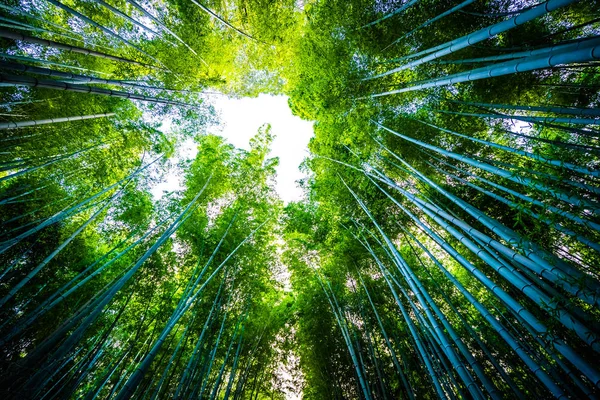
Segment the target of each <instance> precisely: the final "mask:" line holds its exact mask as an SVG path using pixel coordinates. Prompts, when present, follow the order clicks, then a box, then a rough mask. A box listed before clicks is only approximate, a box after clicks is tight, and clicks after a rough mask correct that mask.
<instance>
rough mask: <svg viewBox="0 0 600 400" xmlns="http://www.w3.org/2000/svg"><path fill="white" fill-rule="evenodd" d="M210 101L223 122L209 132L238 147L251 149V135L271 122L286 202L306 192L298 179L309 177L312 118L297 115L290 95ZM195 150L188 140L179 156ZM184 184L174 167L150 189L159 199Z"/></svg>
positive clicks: (280, 190)
mask: <svg viewBox="0 0 600 400" xmlns="http://www.w3.org/2000/svg"><path fill="white" fill-rule="evenodd" d="M211 104H213V106H214V107H215V110H216V112H217V115H218V116H219V120H220V124H217V125H214V126H211V127H209V128H208V129H207V133H212V134H215V135H219V136H223V137H224V138H225V139H226V140H227V141H228V142H229V143H231V144H233V145H234V146H235V147H237V148H241V149H245V150H249V149H250V144H249V142H250V139H251V138H252V137H253V136H254V135H256V133H257V132H258V129H259V128H260V127H261V126H263V125H264V124H270V125H271V133H272V134H273V136H274V137H275V138H274V140H273V143H272V145H271V152H270V153H269V156H270V157H279V165H278V166H277V184H276V187H275V188H276V190H277V193H278V194H279V197H280V198H281V199H282V200H283V201H284V202H285V203H286V204H287V203H289V202H290V201H298V200H301V199H302V198H303V192H302V189H300V187H299V186H298V184H297V183H296V181H298V180H300V179H303V178H305V177H306V175H305V174H304V173H302V172H301V171H300V169H299V167H300V164H301V163H302V161H303V160H304V159H305V158H306V157H307V156H308V155H309V153H308V142H309V140H310V138H311V137H312V135H313V122H310V121H305V120H303V119H301V118H299V117H296V116H294V115H293V114H292V111H291V110H290V108H289V106H288V98H287V96H272V95H266V94H260V95H259V96H258V97H253V98H241V99H234V98H228V97H226V96H214V97H213V98H211ZM169 126H170V124H169V122H168V121H165V123H164V124H163V129H168V127H169ZM196 152H197V149H196V144H195V143H194V142H193V140H188V141H185V142H184V143H182V144H181V145H180V149H179V151H178V157H180V158H193V157H195V156H196ZM173 161H175V162H176V160H173ZM182 184H183V182H182V177H181V176H179V174H178V173H177V171H172V172H170V173H168V174H167V176H166V177H165V180H164V181H163V182H161V183H159V184H157V185H155V186H154V187H153V188H152V190H151V192H152V195H153V196H154V198H155V199H158V198H160V197H162V195H163V194H164V192H170V191H173V190H182V189H184V187H183V186H182Z"/></svg>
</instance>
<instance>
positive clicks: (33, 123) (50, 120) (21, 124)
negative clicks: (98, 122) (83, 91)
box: [0, 62, 116, 129]
mask: <svg viewBox="0 0 600 400" xmlns="http://www.w3.org/2000/svg"><path fill="white" fill-rule="evenodd" d="M0 65H2V64H1V62H0ZM115 115H116V114H115V113H102V114H91V115H75V116H73V117H60V118H48V119H38V120H33V121H18V122H1V123H0V129H14V128H24V127H28V126H38V125H44V124H56V123H59V122H72V121H83V120H86V119H96V118H108V117H113V116H115Z"/></svg>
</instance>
